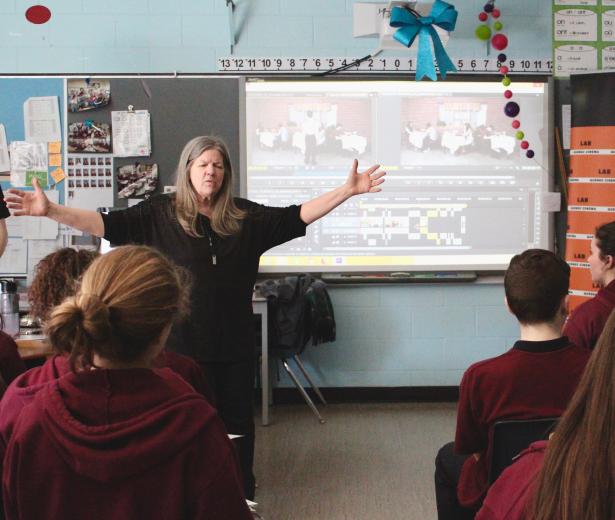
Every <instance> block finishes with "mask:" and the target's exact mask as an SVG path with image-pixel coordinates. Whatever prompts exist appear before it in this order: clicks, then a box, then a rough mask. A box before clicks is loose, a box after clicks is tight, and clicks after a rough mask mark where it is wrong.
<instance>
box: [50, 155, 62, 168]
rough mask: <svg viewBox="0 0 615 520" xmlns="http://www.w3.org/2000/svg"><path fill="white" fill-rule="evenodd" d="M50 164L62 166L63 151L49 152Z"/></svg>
mask: <svg viewBox="0 0 615 520" xmlns="http://www.w3.org/2000/svg"><path fill="white" fill-rule="evenodd" d="M49 166H62V154H61V153H52V154H49Z"/></svg>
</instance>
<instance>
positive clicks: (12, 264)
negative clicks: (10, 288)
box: [0, 77, 66, 276]
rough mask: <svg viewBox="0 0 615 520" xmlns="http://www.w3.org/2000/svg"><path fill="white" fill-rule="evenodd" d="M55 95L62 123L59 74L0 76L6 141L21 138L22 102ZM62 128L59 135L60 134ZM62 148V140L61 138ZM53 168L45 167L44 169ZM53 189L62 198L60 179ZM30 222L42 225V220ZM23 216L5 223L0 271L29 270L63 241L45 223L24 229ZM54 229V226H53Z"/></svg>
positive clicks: (5, 182) (5, 178) (1, 117)
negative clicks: (37, 76) (6, 231)
mask: <svg viewBox="0 0 615 520" xmlns="http://www.w3.org/2000/svg"><path fill="white" fill-rule="evenodd" d="M48 96H53V97H57V99H58V103H59V112H60V122H61V126H63V125H64V121H65V120H66V119H65V110H66V105H65V103H64V79H63V78H25V77H22V78H15V77H11V78H8V77H5V78H0V124H2V125H4V128H5V132H6V139H7V142H9V143H10V142H12V141H23V140H25V124H24V103H25V102H26V100H28V99H29V98H33V97H48ZM63 135H64V134H63V132H62V137H63ZM61 148H62V150H63V149H64V143H63V140H62V145H61ZM53 169H55V168H53V167H49V168H48V171H51V170H53ZM53 182H54V181H53V179H51V177H48V185H49V186H51V185H52V184H53ZM0 184H1V185H2V190H3V191H4V192H6V190H7V189H8V188H10V187H11V186H10V183H9V179H8V176H7V175H2V177H0ZM49 189H50V190H51V191H53V192H55V193H56V196H57V200H58V201H59V202H61V203H63V202H64V190H63V186H62V183H60V184H58V185H57V186H53V187H50V188H49ZM32 223H33V224H35V225H36V224H40V225H43V224H44V223H42V222H40V223H36V222H32ZM26 224H27V219H17V218H9V219H7V227H8V232H9V242H8V246H7V249H6V251H5V253H4V255H3V256H2V258H0V274H1V275H16V276H25V275H26V274H27V273H28V272H29V271H31V270H32V268H33V266H34V265H36V263H37V262H38V260H39V259H40V258H42V257H43V256H45V255H46V254H47V253H48V252H49V251H53V250H54V249H55V248H56V247H61V246H62V245H63V238H62V236H61V235H60V233H59V232H54V229H53V226H51V227H52V229H49V226H47V228H46V229H44V230H42V229H39V230H32V229H25V228H26ZM55 228H56V229H57V226H55ZM24 235H25V236H26V237H43V236H44V237H50V236H54V235H55V238H32V239H29V238H24Z"/></svg>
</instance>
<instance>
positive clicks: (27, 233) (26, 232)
mask: <svg viewBox="0 0 615 520" xmlns="http://www.w3.org/2000/svg"><path fill="white" fill-rule="evenodd" d="M45 195H47V198H48V199H49V200H50V201H51V202H54V203H56V204H57V203H58V202H59V199H60V193H59V192H58V191H56V190H50V191H46V192H45ZM17 218H19V219H22V220H23V230H22V237H23V238H24V239H27V240H49V239H55V238H57V237H58V223H57V222H56V221H55V220H52V219H50V218H46V217H17Z"/></svg>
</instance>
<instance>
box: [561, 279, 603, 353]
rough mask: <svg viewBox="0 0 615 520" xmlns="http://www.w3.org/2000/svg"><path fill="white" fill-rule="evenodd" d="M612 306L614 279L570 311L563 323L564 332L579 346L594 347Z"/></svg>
mask: <svg viewBox="0 0 615 520" xmlns="http://www.w3.org/2000/svg"><path fill="white" fill-rule="evenodd" d="M613 308H615V280H614V281H612V282H611V283H610V284H609V285H607V286H606V287H603V288H602V289H600V290H599V291H598V294H596V296H594V297H593V298H592V299H591V300H588V301H586V302H585V303H582V304H581V305H579V306H578V307H577V308H576V309H575V310H574V311H572V314H571V315H570V316H569V317H568V320H567V321H566V324H565V325H564V334H565V335H566V336H568V338H569V339H570V341H571V342H572V343H574V344H575V345H577V346H579V347H584V348H590V349H591V348H594V347H595V346H596V342H597V341H598V338H599V337H600V334H601V333H602V329H603V328H604V324H605V323H606V320H608V318H609V316H610V315H611V311H612V310H613Z"/></svg>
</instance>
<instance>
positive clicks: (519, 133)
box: [515, 130, 525, 141]
mask: <svg viewBox="0 0 615 520" xmlns="http://www.w3.org/2000/svg"><path fill="white" fill-rule="evenodd" d="M515 137H516V138H517V139H519V141H521V139H523V138H524V137H525V134H524V133H523V132H522V131H521V130H519V131H517V132H516V133H515Z"/></svg>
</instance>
